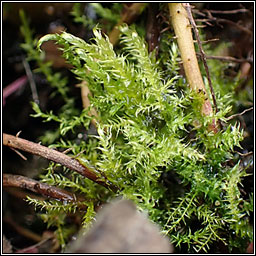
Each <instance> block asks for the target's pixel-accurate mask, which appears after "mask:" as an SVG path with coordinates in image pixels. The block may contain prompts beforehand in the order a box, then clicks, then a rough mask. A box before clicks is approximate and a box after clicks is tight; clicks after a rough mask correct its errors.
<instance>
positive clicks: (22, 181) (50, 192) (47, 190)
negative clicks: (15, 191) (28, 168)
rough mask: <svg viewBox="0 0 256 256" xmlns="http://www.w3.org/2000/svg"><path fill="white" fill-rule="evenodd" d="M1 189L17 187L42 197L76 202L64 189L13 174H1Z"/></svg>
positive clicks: (74, 197)
mask: <svg viewBox="0 0 256 256" xmlns="http://www.w3.org/2000/svg"><path fill="white" fill-rule="evenodd" d="M3 187H18V188H23V189H28V190H30V191H33V192H35V193H38V194H41V195H42V196H45V197H49V198H53V199H58V200H60V201H70V202H76V200H77V198H76V196H74V195H73V194H71V193H70V192H68V191H65V190H64V189H60V188H56V187H54V186H50V185H48V184H45V183H42V182H39V181H37V180H34V179H31V178H28V177H25V176H21V175H13V174H3Z"/></svg>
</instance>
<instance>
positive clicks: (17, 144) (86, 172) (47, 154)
mask: <svg viewBox="0 0 256 256" xmlns="http://www.w3.org/2000/svg"><path fill="white" fill-rule="evenodd" d="M3 145H5V146H8V147H11V148H16V149H20V150H23V151H26V152H29V153H31V154H34V155H39V156H41V157H44V158H46V159H48V160H51V161H54V162H56V163H60V164H61V165H63V166H66V167H67V168H69V169H71V170H74V171H76V172H78V173H79V174H81V175H83V176H84V177H86V178H88V179H90V180H92V181H94V182H96V183H98V184H100V185H102V186H104V187H106V188H110V189H112V190H113V191H116V190H117V187H116V186H114V185H113V184H112V183H111V182H109V181H108V180H107V179H105V178H104V177H102V176H98V175H97V174H96V173H95V172H92V171H91V170H90V169H89V168H87V167H86V166H84V165H82V164H81V163H79V161H78V160H76V159H74V158H71V157H69V156H67V155H65V154H63V153H61V152H59V151H57V150H54V149H50V148H47V147H45V146H42V145H39V144H37V143H34V142H31V141H28V140H25V139H21V138H18V137H15V136H12V135H9V134H6V133H3Z"/></svg>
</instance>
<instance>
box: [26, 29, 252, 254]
mask: <svg viewBox="0 0 256 256" xmlns="http://www.w3.org/2000/svg"><path fill="white" fill-rule="evenodd" d="M120 30H121V46H122V47H121V48H120V50H119V51H118V52H117V51H115V50H114V49H113V46H112V44H111V43H110V42H109V39H108V37H107V36H105V35H103V34H102V33H101V30H100V29H99V28H98V27H95V28H94V30H93V33H94V39H93V41H91V42H90V43H86V42H85V41H83V40H82V39H80V38H78V37H75V36H74V35H72V34H69V33H67V32H63V33H62V34H51V35H46V36H44V37H42V38H41V39H40V40H39V42H38V49H40V46H41V45H42V43H43V42H45V41H48V40H54V41H56V43H58V44H59V45H61V48H62V50H63V56H64V58H65V59H66V60H67V62H68V63H69V64H71V65H72V66H73V68H72V72H73V74H74V75H75V77H76V78H77V79H78V80H80V81H86V85H87V86H88V87H89V89H90V91H91V93H92V95H93V96H92V97H90V103H91V105H90V107H89V108H87V109H83V110H82V109H80V111H79V109H74V106H72V104H71V105H69V106H70V107H71V108H73V109H72V110H71V109H69V108H67V107H63V108H62V109H61V110H60V113H56V114H54V113H52V112H50V113H43V112H42V111H41V110H40V108H39V106H38V105H36V104H35V103H33V108H34V110H35V112H36V114H35V116H36V117H42V118H43V119H44V120H45V121H56V122H57V123H59V128H58V131H53V134H55V135H56V134H57V135H56V136H55V137H54V141H55V144H51V146H55V147H59V148H71V149H72V151H71V153H69V154H71V155H72V156H74V157H76V155H77V154H79V153H80V155H79V156H78V158H79V159H80V162H82V163H83V164H84V165H88V166H90V167H91V168H95V169H97V171H99V172H101V173H102V174H104V176H106V177H107V178H108V179H109V180H110V181H111V182H112V183H113V184H115V185H116V186H117V187H118V188H119V190H118V191H117V192H116V193H114V192H113V191H109V190H107V189H105V188H103V187H101V186H99V185H98V184H96V183H94V182H92V181H90V180H88V179H86V178H84V177H81V176H80V175H79V174H76V173H73V172H72V171H70V170H66V169H64V170H63V171H59V172H57V171H55V170H56V165H53V164H51V165H50V166H49V168H48V171H47V172H46V173H45V174H44V175H42V177H41V179H42V181H44V182H47V183H49V184H51V185H56V186H59V187H63V188H68V189H69V190H72V191H73V192H74V193H79V194H82V195H83V196H84V198H87V199H88V200H87V202H85V204H86V205H87V206H88V210H87V211H86V213H84V212H80V211H79V210H78V209H77V207H76V205H71V204H70V203H68V202H66V203H65V204H64V205H63V204H61V203H59V202H58V203H54V202H53V201H51V200H49V201H48V202H39V201H34V200H32V199H30V200H29V201H30V202H31V203H34V204H35V205H36V206H39V207H41V208H44V209H45V210H46V214H44V215H43V217H44V219H45V220H46V221H47V222H48V224H49V225H56V226H57V231H58V234H59V237H60V242H61V244H62V245H63V246H64V244H65V240H67V239H68V234H70V232H68V231H70V230H73V229H72V227H71V226H69V225H68V224H67V223H66V222H65V218H66V217H67V216H68V214H69V213H70V212H73V213H74V214H77V216H80V218H81V224H82V225H84V227H86V226H88V225H90V224H91V222H92V219H93V216H94V214H95V208H96V207H97V205H98V204H99V203H103V202H107V201H108V200H110V199H112V198H113V197H117V196H120V195H121V196H123V197H124V198H128V199H131V200H133V201H134V202H135V203H136V205H137V207H138V209H139V210H144V211H146V212H147V213H148V216H149V218H150V219H151V220H152V221H153V222H155V223H157V224H158V225H160V226H161V228H162V232H163V233H164V234H166V235H168V236H169V237H170V241H171V242H172V243H174V245H176V246H177V248H178V247H179V246H185V245H186V247H187V250H188V251H189V252H203V251H205V252H207V251H209V250H210V249H211V245H212V244H213V242H214V241H222V242H223V243H224V244H229V245H230V244H235V242H234V241H237V240H238V239H241V240H243V239H244V240H246V241H249V240H251V239H252V229H251V227H250V225H249V220H248V217H249V215H250V211H252V200H250V201H246V200H244V199H243V198H242V196H241V193H240V190H239V185H240V184H241V182H242V179H243V177H245V176H246V175H247V174H246V171H245V170H243V169H242V168H241V167H240V165H239V162H237V163H236V164H235V165H234V166H233V167H232V166H229V165H228V164H226V163H227V162H228V161H229V160H231V159H233V158H234V147H239V142H240V141H241V140H242V139H243V131H242V130H241V129H240V127H239V124H235V125H231V124H228V123H226V124H225V125H224V129H223V130H220V131H219V132H217V133H213V132H209V130H208V128H207V127H208V125H209V124H210V123H212V121H213V119H215V120H221V121H222V122H225V116H226V115H227V113H228V112H229V111H230V110H231V106H229V105H228V103H229V102H228V101H227V100H226V99H224V100H223V102H222V101H221V95H220V94H217V96H218V95H219V96H218V97H219V98H218V101H219V102H222V103H223V104H220V107H219V108H220V109H219V112H218V113H217V114H215V115H212V116H208V117H205V116H202V115H201V113H200V106H201V104H202V101H203V95H200V94H195V92H192V91H191V90H189V89H187V88H186V81H184V79H183V78H182V77H181V76H179V75H178V73H177V70H178V61H173V60H177V58H178V48H177V46H176V44H175V43H174V42H173V43H171V44H170V45H169V48H168V46H167V45H166V46H165V47H167V48H168V49H167V51H166V52H165V53H162V54H165V56H162V58H161V57H160V60H162V61H160V62H157V61H156V59H155V57H154V54H153V53H152V54H149V53H148V50H147V46H146V44H145V42H144V40H143V39H142V38H140V36H139V35H138V34H137V32H136V30H135V29H134V28H132V27H128V26H127V25H123V26H122V27H121V28H120ZM28 53H29V52H28ZM38 54H39V53H38ZM168 54H169V59H170V60H172V63H170V62H169V63H168V59H167V58H166V55H168ZM163 60H164V61H163ZM167 71H168V73H169V74H173V75H166V72H167ZM57 89H58V88H57ZM64 91H65V94H63V93H61V95H62V96H63V97H64V98H66V99H68V91H66V90H64ZM65 106H67V105H65ZM92 108H94V109H95V110H96V111H97V116H91V114H90V113H91V112H90V111H91V109H92ZM93 119H94V120H95V121H96V122H95V123H96V127H95V128H96V130H97V133H96V134H89V135H88V136H87V139H86V140H81V141H80V142H79V143H77V140H76V139H73V140H72V139H68V137H67V136H65V135H68V134H75V133H76V128H79V127H81V126H82V127H83V128H85V129H86V130H89V131H90V130H91V129H90V123H91V121H92V120H93ZM193 124H200V125H197V126H194V125H193ZM91 128H92V127H91ZM45 141H47V140H45ZM81 152H82V153H81ZM57 216H61V218H59V221H58V222H57V224H56V222H54V220H56V217H57Z"/></svg>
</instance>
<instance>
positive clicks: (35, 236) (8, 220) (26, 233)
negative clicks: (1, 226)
mask: <svg viewBox="0 0 256 256" xmlns="http://www.w3.org/2000/svg"><path fill="white" fill-rule="evenodd" d="M3 221H4V222H6V223H8V224H9V225H11V226H12V227H13V228H14V229H15V230H16V232H17V233H19V234H21V235H22V236H24V237H27V238H29V239H31V240H33V241H36V242H40V241H41V240H42V236H40V235H38V234H36V233H34V232H32V231H31V230H29V229H26V228H24V227H22V226H20V225H19V224H18V223H16V222H15V221H14V220H13V219H12V218H11V217H10V216H9V215H5V216H4V218H3Z"/></svg>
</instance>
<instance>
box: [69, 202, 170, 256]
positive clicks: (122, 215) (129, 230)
mask: <svg viewBox="0 0 256 256" xmlns="http://www.w3.org/2000/svg"><path fill="white" fill-rule="evenodd" d="M67 252H68V253H172V252H173V246H172V245H171V244H170V242H169V241H168V239H167V238H166V237H163V236H162V235H161V234H160V230H159V228H158V227H157V226H156V225H155V224H153V223H152V222H150V221H149V220H148V219H147V218H146V216H145V215H144V214H143V213H140V212H138V211H137V210H136V206H135V205H134V203H133V202H131V201H128V200H119V201H114V202H112V203H109V204H107V205H105V206H103V209H101V210H100V211H99V213H98V214H97V215H96V221H95V223H94V224H93V226H92V228H91V229H90V230H89V231H88V232H87V233H86V234H83V232H81V234H80V235H79V236H78V238H77V240H76V241H74V242H73V243H72V244H71V245H70V247H69V248H68V250H67Z"/></svg>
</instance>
